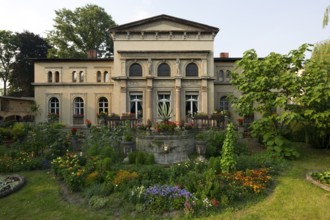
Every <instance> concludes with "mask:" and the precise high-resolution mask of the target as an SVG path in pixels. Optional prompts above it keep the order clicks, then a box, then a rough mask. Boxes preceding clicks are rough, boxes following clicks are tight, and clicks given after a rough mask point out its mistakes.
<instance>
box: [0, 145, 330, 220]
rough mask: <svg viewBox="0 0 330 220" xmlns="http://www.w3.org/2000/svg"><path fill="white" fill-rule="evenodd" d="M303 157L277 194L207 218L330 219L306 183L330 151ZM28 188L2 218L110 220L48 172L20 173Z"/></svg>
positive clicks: (7, 202) (328, 203) (329, 199)
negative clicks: (69, 198) (69, 196)
mask: <svg viewBox="0 0 330 220" xmlns="http://www.w3.org/2000/svg"><path fill="white" fill-rule="evenodd" d="M301 153H302V155H301V158H300V159H299V160H297V161H293V162H290V166H289V169H288V170H286V171H285V172H283V173H282V174H281V175H280V176H279V177H278V178H277V186H276V187H275V189H274V191H273V192H272V193H271V194H270V195H269V196H268V197H266V198H265V199H264V200H262V201H258V202H257V203H251V204H249V205H247V206H245V207H244V208H242V209H240V210H233V209H227V210H225V211H223V212H222V213H219V214H217V215H214V216H209V217H208V218H205V219H330V209H329V207H330V192H326V191H324V190H322V189H319V188H318V187H316V186H314V185H312V184H311V183H309V182H307V181H306V180H305V174H306V172H307V171H309V170H313V169H329V170H330V151H324V150H317V149H310V148H307V147H304V146H302V147H301ZM19 174H21V175H23V176H25V177H26V179H27V185H26V186H25V187H24V188H22V189H21V190H20V191H19V192H17V193H15V194H12V195H10V196H8V197H5V198H2V199H0V207H1V208H0V219H80V220H82V219H109V214H110V213H106V212H104V211H103V212H97V211H93V210H90V209H87V208H86V206H85V205H74V204H70V203H68V202H66V201H64V200H63V199H62V198H61V196H60V194H59V188H58V185H57V182H56V181H55V180H54V179H53V178H52V175H50V174H47V173H46V172H45V171H34V172H21V173H19Z"/></svg>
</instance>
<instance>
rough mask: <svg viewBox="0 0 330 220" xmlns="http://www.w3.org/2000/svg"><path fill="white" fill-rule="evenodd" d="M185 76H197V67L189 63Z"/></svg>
mask: <svg viewBox="0 0 330 220" xmlns="http://www.w3.org/2000/svg"><path fill="white" fill-rule="evenodd" d="M186 76H198V66H197V65H196V64H195V63H189V64H188V65H187V67H186Z"/></svg>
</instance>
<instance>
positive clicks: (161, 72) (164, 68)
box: [157, 63, 171, 76]
mask: <svg viewBox="0 0 330 220" xmlns="http://www.w3.org/2000/svg"><path fill="white" fill-rule="evenodd" d="M157 75H158V76H171V68H170V66H169V65H168V64H167V63H162V64H160V65H159V66H158V70H157Z"/></svg>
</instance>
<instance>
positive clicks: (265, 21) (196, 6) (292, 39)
mask: <svg viewBox="0 0 330 220" xmlns="http://www.w3.org/2000/svg"><path fill="white" fill-rule="evenodd" d="M87 4H96V5H98V6H100V7H102V8H104V9H105V11H106V12H107V13H108V14H109V15H111V16H112V19H113V20H114V21H115V22H116V23H117V24H118V25H121V24H125V23H129V22H133V21H136V20H140V19H145V18H148V17H152V16H156V15H160V14H167V15H170V16H174V17H178V18H183V19H186V20H191V21H195V22H198V23H203V24H207V25H210V26H214V27H217V28H219V29H220V31H219V33H218V34H217V36H216V38H215V41H214V52H215V56H218V55H219V53H220V52H228V53H229V55H230V57H242V56H243V53H244V52H245V51H246V50H249V49H255V50H256V52H257V54H258V56H259V57H265V56H267V55H268V54H269V53H271V52H277V53H281V54H287V53H289V52H290V51H291V50H293V49H297V48H298V47H299V46H300V45H301V44H303V43H310V44H315V43H317V42H320V41H323V40H326V39H328V38H330V24H329V26H328V27H326V28H324V29H323V28H322V19H323V14H324V11H325V8H326V7H327V6H328V5H330V0H268V1H265V0H232V1H228V0H203V1H193V0H94V1H88V0H87V1H86V0H55V1H54V0H51V1H50V0H43V1H41V0H0V30H10V31H13V32H22V31H24V30H27V31H30V32H33V33H35V34H39V35H40V36H43V37H46V33H47V31H49V30H52V29H53V25H54V22H53V19H54V18H55V10H59V9H63V8H66V9H71V10H74V9H75V8H77V7H83V6H86V5H87Z"/></svg>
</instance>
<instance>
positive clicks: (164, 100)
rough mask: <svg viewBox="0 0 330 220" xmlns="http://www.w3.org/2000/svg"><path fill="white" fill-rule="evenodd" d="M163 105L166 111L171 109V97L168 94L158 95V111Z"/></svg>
mask: <svg viewBox="0 0 330 220" xmlns="http://www.w3.org/2000/svg"><path fill="white" fill-rule="evenodd" d="M163 105H166V106H167V109H170V108H171V95H170V94H169V93H160V94H158V109H159V108H161V107H162V106H163Z"/></svg>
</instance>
